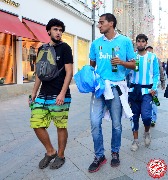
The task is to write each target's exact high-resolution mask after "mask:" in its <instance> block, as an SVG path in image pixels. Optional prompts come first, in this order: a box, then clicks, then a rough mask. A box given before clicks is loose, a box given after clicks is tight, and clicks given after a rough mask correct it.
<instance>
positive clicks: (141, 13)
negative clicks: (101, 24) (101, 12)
mask: <svg viewBox="0 0 168 180" xmlns="http://www.w3.org/2000/svg"><path fill="white" fill-rule="evenodd" d="M113 3H114V4H113V6H114V14H115V16H116V17H117V21H118V24H117V29H118V30H119V32H120V33H122V34H124V35H126V36H128V37H130V38H131V39H132V41H133V44H134V45H135V39H136V36H137V35H138V34H141V33H142V34H146V35H147V36H148V38H149V40H148V44H149V45H152V44H153V39H154V36H153V22H154V16H153V15H152V4H151V0H114V1H113Z"/></svg>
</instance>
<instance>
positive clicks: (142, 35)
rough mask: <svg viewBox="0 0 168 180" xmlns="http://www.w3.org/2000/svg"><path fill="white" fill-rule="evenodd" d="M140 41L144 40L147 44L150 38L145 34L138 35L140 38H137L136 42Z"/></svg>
mask: <svg viewBox="0 0 168 180" xmlns="http://www.w3.org/2000/svg"><path fill="white" fill-rule="evenodd" d="M138 39H144V40H145V41H146V42H147V41H148V37H147V36H146V35H145V34H138V36H137V37H136V42H137V41H138Z"/></svg>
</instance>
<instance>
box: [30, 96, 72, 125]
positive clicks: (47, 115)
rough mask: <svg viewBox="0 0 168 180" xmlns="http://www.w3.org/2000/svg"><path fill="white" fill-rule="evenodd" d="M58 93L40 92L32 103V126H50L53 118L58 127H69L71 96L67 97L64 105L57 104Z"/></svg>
mask: <svg viewBox="0 0 168 180" xmlns="http://www.w3.org/2000/svg"><path fill="white" fill-rule="evenodd" d="M56 97H57V96H56V95H50V96H49V95H47V96H44V95H42V94H39V96H38V97H37V98H36V99H35V101H34V102H33V103H32V104H31V118H30V127H31V128H41V127H45V128H48V127H49V125H50V123H51V121H52V120H53V122H54V125H55V126H56V127H58V128H67V123H68V113H69V107H70V103H71V98H65V99H64V104H63V105H60V106H58V105H56Z"/></svg>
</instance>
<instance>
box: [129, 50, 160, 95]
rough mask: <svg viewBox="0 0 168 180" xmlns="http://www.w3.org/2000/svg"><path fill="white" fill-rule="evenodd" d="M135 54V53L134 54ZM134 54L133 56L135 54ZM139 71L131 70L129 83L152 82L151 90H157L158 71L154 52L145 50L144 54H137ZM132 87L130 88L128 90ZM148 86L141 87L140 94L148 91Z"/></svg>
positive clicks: (131, 89) (144, 83)
mask: <svg viewBox="0 0 168 180" xmlns="http://www.w3.org/2000/svg"><path fill="white" fill-rule="evenodd" d="M136 55H137V54H136ZM136 55H135V56H136ZM138 56H139V71H138V72H136V71H134V70H131V71H130V73H131V74H132V76H131V83H133V84H141V85H150V84H153V86H152V90H157V87H158V83H159V79H160V73H159V62H158V59H157V57H156V55H155V54H154V53H151V52H147V53H146V54H145V55H144V56H141V55H139V54H138ZM133 89H134V88H130V90H129V91H130V92H132V91H133ZM149 91H150V90H149V89H148V88H142V95H144V94H148V93H149Z"/></svg>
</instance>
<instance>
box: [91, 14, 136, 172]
mask: <svg viewBox="0 0 168 180" xmlns="http://www.w3.org/2000/svg"><path fill="white" fill-rule="evenodd" d="M98 23H99V25H98V27H99V30H100V33H101V34H104V35H103V36H102V37H100V38H98V39H96V40H95V41H93V43H92V45H91V48H90V55H89V56H90V65H91V66H93V67H95V68H96V72H97V74H99V75H100V77H101V78H103V79H104V80H105V81H106V80H108V81H109V82H110V84H111V86H110V91H112V93H113V96H114V98H112V99H108V100H106V99H105V96H103V95H102V96H101V97H100V98H95V95H94V93H93V95H92V98H91V107H90V119H91V133H92V137H93V142H94V151H95V159H94V161H93V163H92V164H91V165H90V166H89V169H88V170H89V172H96V171H98V170H99V168H100V166H101V165H102V164H104V163H106V161H107V160H106V158H105V155H104V145H103V134H102V127H101V124H102V118H103V113H104V107H105V106H106V107H107V109H108V110H109V112H110V116H111V120H112V139H111V154H112V160H111V166H114V167H116V166H118V165H119V164H120V160H119V150H120V146H121V132H122V125H121V116H122V105H121V101H120V97H119V92H118V86H116V85H115V84H116V83H118V84H119V83H120V82H121V83H123V82H124V81H125V71H126V68H128V69H134V68H135V61H134V60H133V59H134V51H133V45H132V42H131V41H130V39H129V38H128V37H126V36H123V35H121V34H118V33H117V32H115V27H116V24H117V20H116V18H115V16H114V15H113V14H110V13H106V14H103V15H101V16H100V19H99V22H98ZM112 49H114V51H115V54H116V56H115V57H113V58H112ZM114 66H116V67H117V72H113V71H112V67H114ZM125 83H126V81H125Z"/></svg>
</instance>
